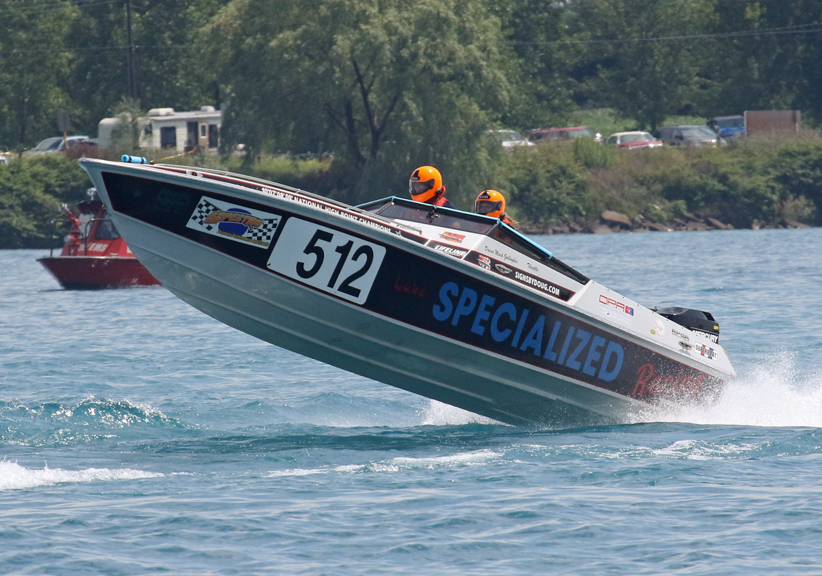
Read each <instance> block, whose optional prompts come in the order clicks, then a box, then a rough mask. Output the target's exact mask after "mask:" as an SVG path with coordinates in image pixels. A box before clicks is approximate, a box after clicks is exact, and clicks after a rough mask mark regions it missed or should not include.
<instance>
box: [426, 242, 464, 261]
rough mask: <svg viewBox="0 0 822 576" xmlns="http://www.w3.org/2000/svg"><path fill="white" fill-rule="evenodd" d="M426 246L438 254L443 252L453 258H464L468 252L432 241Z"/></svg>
mask: <svg viewBox="0 0 822 576" xmlns="http://www.w3.org/2000/svg"><path fill="white" fill-rule="evenodd" d="M428 246H430V247H431V248H433V249H434V250H437V251H439V252H445V253H446V254H448V255H449V256H453V257H454V258H465V255H466V254H468V250H465V249H464V248H456V247H454V246H448V245H447V244H440V243H439V242H434V241H433V240H432V241H430V242H429V243H428Z"/></svg>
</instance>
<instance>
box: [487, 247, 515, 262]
mask: <svg viewBox="0 0 822 576" xmlns="http://www.w3.org/2000/svg"><path fill="white" fill-rule="evenodd" d="M483 249H484V250H485V252H486V254H491V255H492V256H494V257H495V258H497V259H498V260H502V261H503V262H507V263H508V264H516V263H517V262H519V260H518V259H517V257H516V255H514V254H508V253H507V252H502V251H500V250H497V249H496V248H494V247H492V246H487V245H486V246H484V247H483Z"/></svg>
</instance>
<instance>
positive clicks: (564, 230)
mask: <svg viewBox="0 0 822 576" xmlns="http://www.w3.org/2000/svg"><path fill="white" fill-rule="evenodd" d="M760 228H762V229H764V228H783V229H784V228H809V226H808V225H807V224H803V223H801V222H797V221H794V220H782V221H780V222H778V223H777V224H775V225H768V226H766V225H763V224H762V223H760V222H759V221H757V220H754V221H753V222H752V223H751V226H750V229H751V230H759V229H760ZM733 229H734V226H733V225H732V224H729V223H725V222H721V221H720V220H718V219H716V218H711V217H708V218H700V217H698V216H694V215H693V214H689V213H687V212H686V213H685V214H683V215H682V216H681V217H680V218H673V219H671V220H670V221H668V222H667V223H665V224H661V223H659V222H652V221H651V220H648V219H646V218H644V217H643V216H642V215H639V216H637V217H636V218H629V217H628V216H626V215H625V214H622V213H620V212H614V211H612V210H605V211H604V212H603V213H602V214H600V216H599V218H597V219H595V220H591V221H590V222H587V223H579V222H571V223H568V224H551V225H548V226H547V227H541V228H530V227H527V226H526V227H523V229H522V231H523V233H525V234H546V235H552V234H614V233H619V232H674V231H688V232H691V231H706V230H733Z"/></svg>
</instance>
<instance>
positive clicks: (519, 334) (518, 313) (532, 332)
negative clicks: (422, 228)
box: [432, 282, 625, 382]
mask: <svg viewBox="0 0 822 576" xmlns="http://www.w3.org/2000/svg"><path fill="white" fill-rule="evenodd" d="M432 314H433V316H434V319H435V320H437V321H438V322H442V323H446V324H450V325H451V326H455V327H461V328H462V329H464V330H467V331H468V332H470V333H472V334H474V335H475V336H477V337H479V339H480V340H481V341H483V342H484V343H486V346H487V347H488V348H490V349H495V350H496V349H499V348H500V347H502V348H503V349H504V348H511V349H513V350H515V351H518V352H523V353H529V352H530V354H532V355H533V356H535V357H536V358H539V359H540V363H547V364H548V365H550V366H552V367H553V369H554V370H557V371H559V372H562V373H565V374H573V375H577V377H578V378H582V379H584V380H593V381H597V380H599V381H602V382H611V381H613V380H614V379H615V378H616V377H617V376H618V375H619V373H620V371H621V369H622V364H623V361H624V359H625V350H624V349H623V347H622V345H621V344H620V343H619V342H616V341H615V340H611V339H609V338H607V337H605V336H607V333H604V332H603V333H600V332H599V331H594V330H591V329H590V328H589V327H587V326H586V325H584V324H579V323H574V322H572V321H570V320H566V319H563V320H558V319H554V318H550V317H548V318H546V316H545V314H539V310H538V309H537V310H536V311H534V312H532V309H529V308H524V307H520V306H517V305H516V304H514V303H513V302H510V301H499V300H498V299H497V298H494V297H493V296H491V295H489V294H481V293H478V292H477V291H476V290H473V289H471V288H468V287H467V286H466V287H462V288H460V286H459V285H458V284H457V283H456V282H446V283H445V284H443V285H442V286H441V287H440V290H439V302H437V303H436V304H434V307H433V309H432ZM601 334H602V335H601Z"/></svg>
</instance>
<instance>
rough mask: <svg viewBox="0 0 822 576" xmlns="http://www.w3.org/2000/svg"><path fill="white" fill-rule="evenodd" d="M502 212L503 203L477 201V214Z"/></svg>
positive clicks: (497, 201)
mask: <svg viewBox="0 0 822 576" xmlns="http://www.w3.org/2000/svg"><path fill="white" fill-rule="evenodd" d="M500 210H502V202H500V201H499V200H477V206H476V210H474V211H475V212H476V213H477V214H491V213H492V212H499V211H500Z"/></svg>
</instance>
